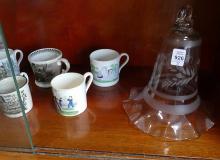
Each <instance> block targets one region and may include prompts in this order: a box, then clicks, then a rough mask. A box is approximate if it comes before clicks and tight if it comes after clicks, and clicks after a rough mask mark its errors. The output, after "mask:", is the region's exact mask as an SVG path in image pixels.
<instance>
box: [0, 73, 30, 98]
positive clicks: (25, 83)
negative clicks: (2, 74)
mask: <svg viewBox="0 0 220 160" xmlns="http://www.w3.org/2000/svg"><path fill="white" fill-rule="evenodd" d="M18 77H21V78H24V79H25V82H24V84H23V85H22V86H21V87H19V91H20V89H22V88H24V87H25V86H26V85H27V84H28V80H27V78H26V77H24V76H22V75H17V76H16V81H17V78H18ZM8 79H13V77H6V78H4V79H2V80H0V83H1V82H2V81H7V80H8ZM13 83H14V81H13ZM14 85H15V84H14ZM15 92H16V88H15V91H12V92H7V93H1V92H0V95H2V96H4V95H8V94H13V93H15Z"/></svg>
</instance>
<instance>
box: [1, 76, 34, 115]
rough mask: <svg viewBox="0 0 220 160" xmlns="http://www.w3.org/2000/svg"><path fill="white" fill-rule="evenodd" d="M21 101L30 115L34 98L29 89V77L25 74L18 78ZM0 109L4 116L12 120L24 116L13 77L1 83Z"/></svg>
mask: <svg viewBox="0 0 220 160" xmlns="http://www.w3.org/2000/svg"><path fill="white" fill-rule="evenodd" d="M16 80H17V83H18V88H19V92H20V95H21V100H22V102H23V105H24V108H25V113H28V112H29V111H30V110H31V109H32V107H33V102H32V96H31V92H30V88H29V85H28V84H29V79H28V75H27V74H26V73H24V72H22V73H20V75H18V76H16ZM0 86H1V89H0V107H1V110H2V112H3V114H4V115H6V116H7V117H10V118H17V117H21V116H22V110H21V105H20V102H19V99H18V95H17V92H16V87H15V83H14V80H13V77H7V78H4V79H2V80H1V81H0Z"/></svg>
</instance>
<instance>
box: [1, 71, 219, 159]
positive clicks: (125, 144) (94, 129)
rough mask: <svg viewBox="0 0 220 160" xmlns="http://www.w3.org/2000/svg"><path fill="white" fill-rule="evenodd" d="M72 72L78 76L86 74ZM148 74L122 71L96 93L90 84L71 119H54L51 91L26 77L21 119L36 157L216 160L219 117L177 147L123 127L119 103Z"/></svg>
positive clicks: (212, 100)
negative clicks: (26, 106) (26, 101)
mask: <svg viewBox="0 0 220 160" xmlns="http://www.w3.org/2000/svg"><path fill="white" fill-rule="evenodd" d="M74 71H75V70H74ZM77 71H79V72H80V73H84V72H85V71H86V69H79V70H77ZM150 73H151V70H148V69H146V68H126V69H125V70H124V71H122V74H121V79H120V82H119V83H118V84H117V85H116V86H113V87H109V88H99V87H96V86H94V85H92V87H91V88H90V89H89V91H88V108H87V110H86V111H85V112H84V113H82V114H80V115H79V116H77V117H63V116H61V115H59V114H58V113H57V111H56V108H55V104H54V102H53V99H52V92H51V89H42V88H38V87H36V86H35V85H34V80H33V79H32V78H33V77H32V78H31V79H32V80H31V91H32V95H33V102H34V108H33V109H32V111H31V112H30V113H28V115H27V118H28V120H29V123H30V129H31V132H32V137H33V143H34V146H35V148H36V150H35V151H36V153H37V154H42V153H43V154H48V155H58V156H64V157H65V156H69V157H73V158H74V157H75V158H77V157H78V158H79V157H81V158H80V159H83V158H92V159H97V158H100V159H103V158H104V157H105V158H110V157H111V158H112V159H114V158H121V159H126V158H127V159H129V158H134V159H135V158H136V159H144V158H149V159H166V158H167V159H169V158H170V159H173V158H174V157H175V158H198V159H202V158H204V159H205V158H220V150H219V148H220V126H219V118H216V125H215V126H214V127H213V128H212V129H210V130H209V131H208V132H206V133H204V134H203V135H202V136H201V137H200V138H198V139H195V140H191V141H178V142H176V141H165V140H164V139H161V138H156V137H152V136H149V135H147V134H144V133H142V132H141V131H140V130H138V129H137V128H135V126H134V125H133V124H131V123H130V122H129V120H128V117H127V115H126V114H125V112H124V109H123V107H122V101H123V100H125V99H127V98H128V96H129V92H130V89H131V88H132V87H134V86H136V87H143V86H144V85H146V84H147V82H148V80H149V77H150ZM204 84H206V82H205V83H204ZM206 91H207V90H206V87H205V86H204V87H203V88H202V89H201V92H202V93H201V94H202V95H204V98H205V100H206V101H208V102H209V104H212V105H213V106H214V107H215V106H217V104H219V102H217V98H218V96H217V93H219V89H217V88H216V87H213V90H212V91H210V90H209V91H208V92H211V93H212V94H214V95H215V97H212V98H210V96H206V95H210V94H209V93H208V92H206ZM204 92H206V93H205V94H203V93H204ZM216 115H217V114H216ZM214 116H215V115H214ZM216 117H217V116H216ZM214 118H215V117H214ZM5 155H7V154H5Z"/></svg>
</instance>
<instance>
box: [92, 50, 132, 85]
mask: <svg viewBox="0 0 220 160" xmlns="http://www.w3.org/2000/svg"><path fill="white" fill-rule="evenodd" d="M123 56H125V57H126V60H125V61H124V62H123V63H122V64H121V65H120V60H121V58H122V57H123ZM128 61H129V56H128V54H127V53H121V54H119V53H118V52H117V51H115V50H112V49H99V50H96V51H94V52H92V53H91V54H90V65H91V72H92V74H93V76H94V79H93V83H94V84H95V85H97V86H100V87H110V86H113V85H115V84H116V83H118V81H119V73H120V71H121V69H122V68H123V67H124V66H125V65H126V64H127V63H128Z"/></svg>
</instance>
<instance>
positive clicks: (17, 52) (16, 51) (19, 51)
mask: <svg viewBox="0 0 220 160" xmlns="http://www.w3.org/2000/svg"><path fill="white" fill-rule="evenodd" d="M14 53H15V57H16V59H17V54H19V58H18V59H17V61H18V66H20V63H21V61H22V59H23V57H24V54H23V52H22V51H21V50H20V49H16V50H14Z"/></svg>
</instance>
